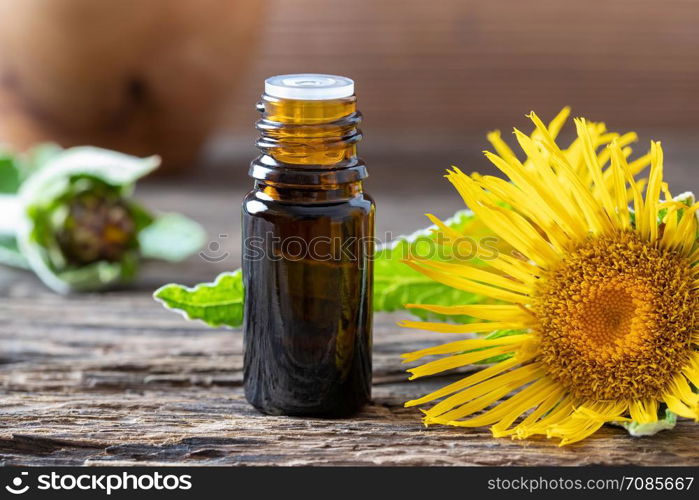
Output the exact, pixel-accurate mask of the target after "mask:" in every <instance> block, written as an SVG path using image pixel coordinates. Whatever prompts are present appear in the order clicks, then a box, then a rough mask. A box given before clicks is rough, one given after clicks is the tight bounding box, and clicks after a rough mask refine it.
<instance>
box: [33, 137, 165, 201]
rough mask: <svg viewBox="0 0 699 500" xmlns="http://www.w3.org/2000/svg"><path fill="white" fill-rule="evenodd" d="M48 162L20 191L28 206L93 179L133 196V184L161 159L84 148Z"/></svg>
mask: <svg viewBox="0 0 699 500" xmlns="http://www.w3.org/2000/svg"><path fill="white" fill-rule="evenodd" d="M46 156H47V158H48V159H47V160H46V161H45V163H43V164H42V165H41V166H40V168H38V170H37V171H36V173H34V174H33V175H31V176H30V177H29V178H28V179H27V180H26V181H25V182H24V184H22V186H21V188H20V195H21V196H22V198H23V199H24V200H25V203H26V204H31V203H36V202H41V201H44V200H51V199H54V198H57V197H59V196H61V195H63V194H64V193H65V192H66V191H67V190H69V189H70V182H71V179H73V178H75V177H78V176H85V177H92V178H95V179H99V180H100V181H102V182H104V183H106V184H109V185H111V186H115V187H121V188H123V191H124V194H125V195H129V194H131V190H132V189H133V184H134V183H135V182H136V181H137V180H138V179H140V178H141V177H144V176H145V175H147V174H149V173H150V172H152V171H153V170H155V169H156V168H158V166H159V165H160V158H159V157H157V156H150V157H148V158H138V157H135V156H131V155H126V154H123V153H118V152H116V151H110V150H108V149H101V148H95V147H91V146H81V147H76V148H70V149H66V150H63V151H61V152H59V153H55V152H54V153H53V154H50V155H49V154H47V155H46Z"/></svg>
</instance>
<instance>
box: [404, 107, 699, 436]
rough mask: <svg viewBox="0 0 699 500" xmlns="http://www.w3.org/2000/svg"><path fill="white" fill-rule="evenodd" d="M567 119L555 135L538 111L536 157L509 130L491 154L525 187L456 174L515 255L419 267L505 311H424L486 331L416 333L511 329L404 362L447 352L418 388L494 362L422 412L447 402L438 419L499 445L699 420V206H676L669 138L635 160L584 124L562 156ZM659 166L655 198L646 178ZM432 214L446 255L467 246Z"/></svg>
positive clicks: (624, 141) (531, 145)
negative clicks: (508, 439)
mask: <svg viewBox="0 0 699 500" xmlns="http://www.w3.org/2000/svg"><path fill="white" fill-rule="evenodd" d="M567 115H568V110H567V109H564V110H563V111H562V112H561V113H560V114H559V115H558V116H557V117H556V118H555V119H554V120H553V121H552V122H551V123H550V124H549V126H548V127H547V126H546V125H544V124H543V123H542V122H541V120H540V119H539V118H538V117H537V116H536V115H535V114H534V113H533V112H532V113H531V114H530V115H529V117H530V118H531V119H532V121H533V122H534V125H535V127H536V128H535V131H534V132H533V133H532V135H531V136H527V135H526V134H523V133H522V132H520V131H518V130H516V129H515V131H514V133H515V136H516V138H517V141H518V142H519V145H520V147H521V148H522V150H523V151H524V153H525V154H526V156H527V159H526V161H524V162H520V160H518V158H517V156H516V155H515V154H514V153H513V152H512V151H511V150H510V148H509V147H507V145H505V143H504V142H503V141H502V140H501V139H500V136H499V134H497V133H492V134H490V136H489V139H490V141H491V143H492V144H493V146H494V147H495V150H496V152H497V154H495V153H490V152H486V153H485V154H486V156H487V158H488V159H489V160H490V161H491V162H492V163H493V164H494V165H495V166H496V167H497V168H498V169H500V170H501V171H502V172H503V173H504V174H505V175H506V176H507V177H509V179H510V182H507V181H506V180H503V179H500V178H497V177H493V176H480V175H477V174H474V175H471V176H468V175H466V174H464V173H463V172H461V171H460V170H459V169H457V168H454V169H453V170H451V171H448V175H447V178H448V179H449V181H451V183H452V184H453V185H454V186H455V187H456V189H457V190H458V192H459V194H460V195H461V196H462V198H463V199H464V201H465V203H466V204H467V205H468V207H469V208H470V209H471V210H472V211H473V212H474V213H475V215H476V216H477V217H479V218H480V219H481V220H482V222H483V223H484V224H485V225H487V226H488V227H489V229H490V230H492V231H493V232H494V233H495V234H496V235H498V236H499V237H500V238H502V239H503V240H505V241H506V242H507V243H508V244H510V245H511V246H512V247H513V248H514V249H515V251H514V252H512V253H510V254H502V253H501V254H500V255H498V256H497V257H496V258H494V259H492V260H489V261H487V262H486V265H487V267H483V266H482V265H480V266H479V267H474V265H473V264H469V263H468V262H463V261H453V262H442V261H434V260H420V259H416V258H409V259H408V260H407V264H408V265H410V266H411V267H413V268H414V269H416V270H419V271H420V272H422V273H424V274H425V275H427V276H429V277H431V278H433V279H435V280H437V281H439V282H441V283H444V284H447V285H450V286H453V287H455V288H458V289H462V290H467V291H470V292H474V293H478V294H481V295H483V296H485V297H488V298H490V299H497V301H499V303H497V304H492V303H490V304H480V305H464V306H451V307H444V306H430V305H410V307H417V308H422V309H426V310H428V311H432V312H435V313H440V314H447V315H448V314H459V315H469V316H472V317H474V318H477V320H478V322H476V323H471V324H467V325H458V324H449V323H430V322H417V321H403V322H401V323H402V326H406V327H411V328H421V329H427V330H432V331H435V332H444V333H485V332H493V331H497V330H509V333H511V334H510V335H505V336H500V337H497V336H496V335H492V336H490V338H488V337H486V338H470V339H466V340H459V341H456V342H451V343H448V344H445V345H440V346H437V347H432V348H428V349H423V350H421V351H417V352H413V353H410V354H405V355H403V357H404V358H405V362H412V361H415V360H417V359H420V358H422V357H424V356H434V355H443V356H442V357H440V358H438V359H436V360H432V361H429V362H427V363H426V364H423V365H422V366H418V367H416V368H412V369H410V370H408V371H409V372H411V373H412V377H411V379H414V378H418V377H422V376H425V375H432V374H436V373H440V372H444V371H446V370H450V369H454V368H458V367H462V366H464V365H468V364H472V363H478V362H483V361H488V362H491V364H490V365H489V366H487V367H484V368H483V369H481V370H480V371H476V372H474V373H472V374H469V375H468V376H465V377H464V378H463V379H461V380H459V381H457V382H454V383H452V384H450V385H447V386H446V387H443V388H442V389H439V390H437V391H436V392H434V393H432V394H429V395H427V396H425V397H422V398H420V399H416V400H413V401H409V402H407V403H406V406H415V405H422V404H425V403H429V402H433V401H436V400H440V401H439V402H437V403H436V404H435V405H434V406H432V407H431V408H429V409H427V410H425V411H424V413H425V417H424V421H425V424H433V423H438V424H448V425H455V426H463V427H480V426H486V425H492V427H491V429H492V432H493V435H494V436H496V437H499V436H508V435H509V436H512V437H516V438H526V437H528V436H532V435H537V434H541V435H546V436H548V437H556V438H560V440H561V441H560V444H562V445H563V444H567V443H572V442H575V441H579V440H581V439H584V438H586V437H588V436H590V435H591V434H593V433H594V432H595V431H597V430H598V429H599V428H600V427H601V426H602V425H603V424H604V423H606V422H612V421H629V420H633V421H636V422H639V423H652V422H656V421H657V418H658V409H659V405H660V404H661V403H664V404H665V405H667V407H668V408H669V409H670V410H671V411H673V412H675V413H676V414H677V415H679V416H681V417H686V418H692V419H695V420H699V395H697V394H695V393H694V392H693V391H692V388H691V385H690V384H692V385H694V386H695V387H698V386H699V350H698V349H697V348H698V345H699V332H698V328H697V327H698V326H699V322H698V320H697V309H698V308H699V290H698V289H699V266H697V265H696V264H698V262H697V261H699V245H698V244H697V217H696V214H695V212H696V210H697V209H698V208H699V203H693V199H692V200H691V201H690V202H688V203H686V202H681V201H679V200H675V199H673V198H672V196H671V194H670V193H669V190H668V188H667V185H666V184H665V183H663V180H662V177H663V153H662V149H661V147H660V144H659V143H657V142H651V148H650V153H649V154H648V155H645V156H643V157H641V158H639V159H638V160H636V161H632V162H629V161H628V157H629V155H630V154H631V150H630V149H629V148H628V144H629V143H630V142H632V141H633V140H635V134H625V135H619V134H613V133H607V132H606V130H605V127H604V125H603V124H598V123H590V122H587V121H585V120H584V119H576V120H575V125H576V128H577V138H576V139H575V140H574V141H573V142H572V144H571V145H570V146H569V147H568V148H567V149H560V148H559V146H558V145H557V144H556V142H555V139H556V136H557V134H558V132H559V130H560V129H561V127H562V125H563V123H564V121H565V119H566V118H567ZM648 163H650V173H649V178H648V182H647V187H646V189H645V196H644V195H643V194H642V188H641V183H639V182H637V181H635V180H634V176H635V174H637V173H638V172H639V171H640V170H642V169H643V168H644V167H645V166H647V164H648ZM661 195H662V196H663V197H664V200H661ZM629 200H631V203H629ZM629 205H632V208H631V207H630V206H629ZM428 217H430V219H432V221H433V222H434V223H435V224H437V226H438V227H439V228H440V232H441V233H442V235H443V238H442V239H443V240H444V241H446V242H447V244H449V245H458V244H459V241H460V239H463V237H464V235H462V234H459V233H457V232H455V231H453V230H451V229H450V228H449V227H447V226H445V225H444V224H442V223H441V222H440V221H439V220H438V219H436V218H435V217H433V216H431V215H428ZM512 333H514V334H512ZM493 359H494V360H499V361H498V362H495V363H492V360H493ZM503 398H505V399H503Z"/></svg>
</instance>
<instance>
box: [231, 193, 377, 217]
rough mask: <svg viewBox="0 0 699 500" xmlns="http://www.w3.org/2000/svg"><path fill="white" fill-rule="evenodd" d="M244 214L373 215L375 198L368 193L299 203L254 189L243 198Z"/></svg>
mask: <svg viewBox="0 0 699 500" xmlns="http://www.w3.org/2000/svg"><path fill="white" fill-rule="evenodd" d="M242 209H243V213H244V214H246V215H250V216H255V215H260V216H262V215H275V214H278V215H284V214H293V215H310V216H322V215H333V216H339V215H342V214H356V213H362V214H373V212H374V210H375V205H374V200H373V198H372V197H371V196H370V195H369V194H367V193H366V192H360V193H357V194H356V195H354V196H352V197H349V198H345V199H339V200H327V201H315V202H298V201H293V200H276V199H271V198H269V197H268V196H266V195H265V194H264V193H262V192H261V191H260V190H258V189H252V190H251V191H249V192H248V193H247V194H246V195H245V197H244V198H243V204H242Z"/></svg>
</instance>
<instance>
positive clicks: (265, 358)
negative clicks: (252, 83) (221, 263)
mask: <svg viewBox="0 0 699 500" xmlns="http://www.w3.org/2000/svg"><path fill="white" fill-rule="evenodd" d="M353 87H354V85H353V83H352V81H351V80H349V79H347V78H343V77H336V76H331V75H284V76H280V77H273V78H270V79H268V80H267V81H266V82H265V94H264V95H263V96H262V100H261V101H260V103H259V104H258V109H259V111H260V112H261V113H262V119H261V120H260V121H259V122H258V124H257V128H258V130H260V132H261V137H260V139H259V141H258V143H257V146H258V148H259V149H260V150H261V151H262V155H261V156H259V157H258V158H257V159H255V160H254V161H253V162H252V164H251V167H250V175H251V176H252V177H253V178H254V179H255V186H254V189H253V190H252V191H251V192H250V193H248V195H247V196H246V198H245V200H244V202H243V240H244V241H243V280H244V286H245V314H244V323H243V331H244V336H245V369H244V374H245V396H246V398H247V400H248V401H249V402H250V403H251V404H252V405H253V406H255V407H256V408H257V409H258V410H260V411H262V412H264V413H268V414H271V415H298V416H325V417H342V416H347V415H350V414H352V413H354V412H356V411H357V410H358V409H359V408H361V407H362V405H364V404H365V403H366V402H368V401H369V398H370V391H371V321H372V314H371V303H372V275H373V273H372V253H373V236H374V202H373V201H372V199H371V198H370V197H369V196H368V195H367V194H366V193H364V191H363V189H362V180H363V179H364V178H365V177H366V176H367V173H366V168H365V166H364V163H363V162H362V160H360V159H359V158H358V157H357V154H356V143H357V142H358V141H359V140H360V139H361V132H360V131H359V129H358V128H357V124H358V123H359V121H360V119H361V115H360V113H358V112H357V110H356V97H355V96H354V89H353Z"/></svg>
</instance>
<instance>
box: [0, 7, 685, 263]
mask: <svg viewBox="0 0 699 500" xmlns="http://www.w3.org/2000/svg"><path fill="white" fill-rule="evenodd" d="M697 26H699V4H698V3H697V2H696V1H695V0H666V1H664V2H657V1H651V0H614V1H603V0H588V1H586V2H579V1H573V0H530V1H521V0H499V1H492V2H484V1H476V0H438V1H434V2H424V1H422V0H382V1H381V2H376V1H370V0H355V1H353V2H347V1H344V0H149V1H148V2H144V1H140V0H120V1H119V2H109V1H106V0H21V1H16V0H0V142H5V143H9V144H12V145H14V146H15V147H17V148H25V147H28V146H30V145H31V144H32V143H34V142H36V141H41V140H54V141H57V142H59V143H61V144H62V145H65V146H68V145H73V144H85V143H92V144H97V145H102V146H106V147H111V148H115V149H120V150H123V151H127V152H132V153H135V154H142V155H145V154H152V153H158V154H161V155H163V157H164V158H165V165H164V168H163V170H164V171H165V173H169V174H171V175H169V176H165V177H163V176H160V177H159V178H158V179H156V180H153V181H151V183H150V184H149V185H148V186H147V187H146V190H145V193H147V194H148V196H150V197H153V198H157V201H158V203H160V204H161V206H162V208H163V209H180V210H182V206H183V204H186V205H187V207H189V208H190V210H191V211H194V212H201V213H200V214H199V215H201V216H202V217H203V218H204V219H205V220H209V221H210V223H209V225H210V226H211V225H213V226H214V227H213V228H211V227H210V231H211V232H212V233H223V232H235V231H236V228H237V226H236V224H237V223H238V213H237V210H238V208H237V202H238V200H239V199H240V198H241V197H242V194H243V193H244V192H245V190H247V189H248V188H249V186H250V185H251V182H250V179H248V178H247V163H248V162H249V161H250V159H252V158H253V157H254V156H255V155H256V151H255V149H254V145H253V144H254V141H255V137H256V131H255V129H254V126H253V124H254V121H255V120H256V118H257V113H256V111H255V109H254V105H255V102H256V100H257V98H258V97H259V94H260V93H261V91H262V87H263V80H264V78H266V77H267V76H270V75H274V74H281V73H291V72H321V73H336V74H342V75H347V76H350V77H352V78H354V79H355V81H356V88H357V95H358V97H359V104H360V109H361V110H362V112H363V114H364V117H365V121H364V124H363V127H362V128H363V130H364V132H365V140H364V141H363V142H362V143H361V144H360V152H361V154H362V156H364V157H365V159H366V160H367V162H368V165H369V168H370V174H371V177H370V179H369V181H368V182H367V188H368V190H369V191H370V192H371V193H372V194H373V195H374V197H375V198H376V199H377V205H378V207H379V211H378V226H379V230H380V231H386V230H391V231H397V232H401V231H408V230H412V229H414V228H416V227H420V226H421V225H423V221H424V219H423V216H422V214H423V213H424V212H425V211H428V210H430V211H434V212H436V213H438V214H439V215H443V216H447V215H449V214H450V213H451V212H453V211H454V210H455V209H458V208H460V207H461V204H460V201H459V199H458V196H456V195H455V193H454V192H452V190H451V188H450V187H449V186H448V185H447V184H446V181H444V180H443V178H442V176H441V174H442V172H443V171H444V169H445V168H447V167H449V166H450V165H452V164H455V165H459V166H460V167H462V168H463V169H465V170H477V171H489V170H490V167H489V166H488V164H487V162H486V161H485V159H484V158H483V157H482V154H481V151H482V150H483V149H484V148H486V147H487V143H486V141H485V133H486V132H487V131H489V130H492V129H496V128H497V129H501V130H503V133H504V135H505V137H506V138H507V137H509V132H510V130H511V128H512V127H513V126H518V127H524V128H525V130H527V131H528V130H529V129H530V126H529V125H528V122H527V120H526V118H524V114H525V113H527V112H528V111H530V110H532V109H533V110H536V111H537V113H539V114H540V115H541V116H542V117H544V118H545V119H549V118H551V117H552V116H553V115H554V114H555V113H556V112H557V111H558V110H559V109H560V108H561V107H563V106H564V105H570V106H572V108H573V114H574V115H575V116H581V115H582V116H586V117H587V118H590V119H593V120H599V121H605V122H606V123H607V125H608V126H609V128H611V129H614V130H620V131H627V130H636V131H637V132H638V133H639V134H640V136H641V138H642V143H641V144H639V145H637V150H638V151H641V150H645V148H647V144H648V141H649V140H650V139H651V138H653V139H658V140H661V141H662V142H663V145H664V147H665V148H666V162H667V177H668V180H669V182H670V185H671V188H673V189H674V190H676V191H683V190H689V189H693V190H696V189H697V187H698V186H697V176H696V173H695V172H696V171H695V168H696V167H695V161H694V158H696V157H699V142H697V141H696V137H697V133H698V132H699V119H698V118H697V117H698V116H699V99H697V95H698V94H699V58H698V57H697V52H698V51H699V29H697ZM568 131H570V129H568ZM564 136H565V134H564ZM183 179H185V180H186V181H183ZM197 193H207V196H206V198H196V196H199V195H198V194H197ZM407 199H409V200H410V203H406V200H407ZM156 206H157V205H156ZM212 211H213V212H215V213H216V214H217V215H216V216H212V215H211V214H212ZM191 215H193V216H195V217H196V216H197V215H198V214H197V213H192V214H191ZM207 217H208V219H207ZM212 217H213V219H212ZM216 217H218V218H217V219H216ZM214 219H216V220H214ZM236 265H237V264H236Z"/></svg>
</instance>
